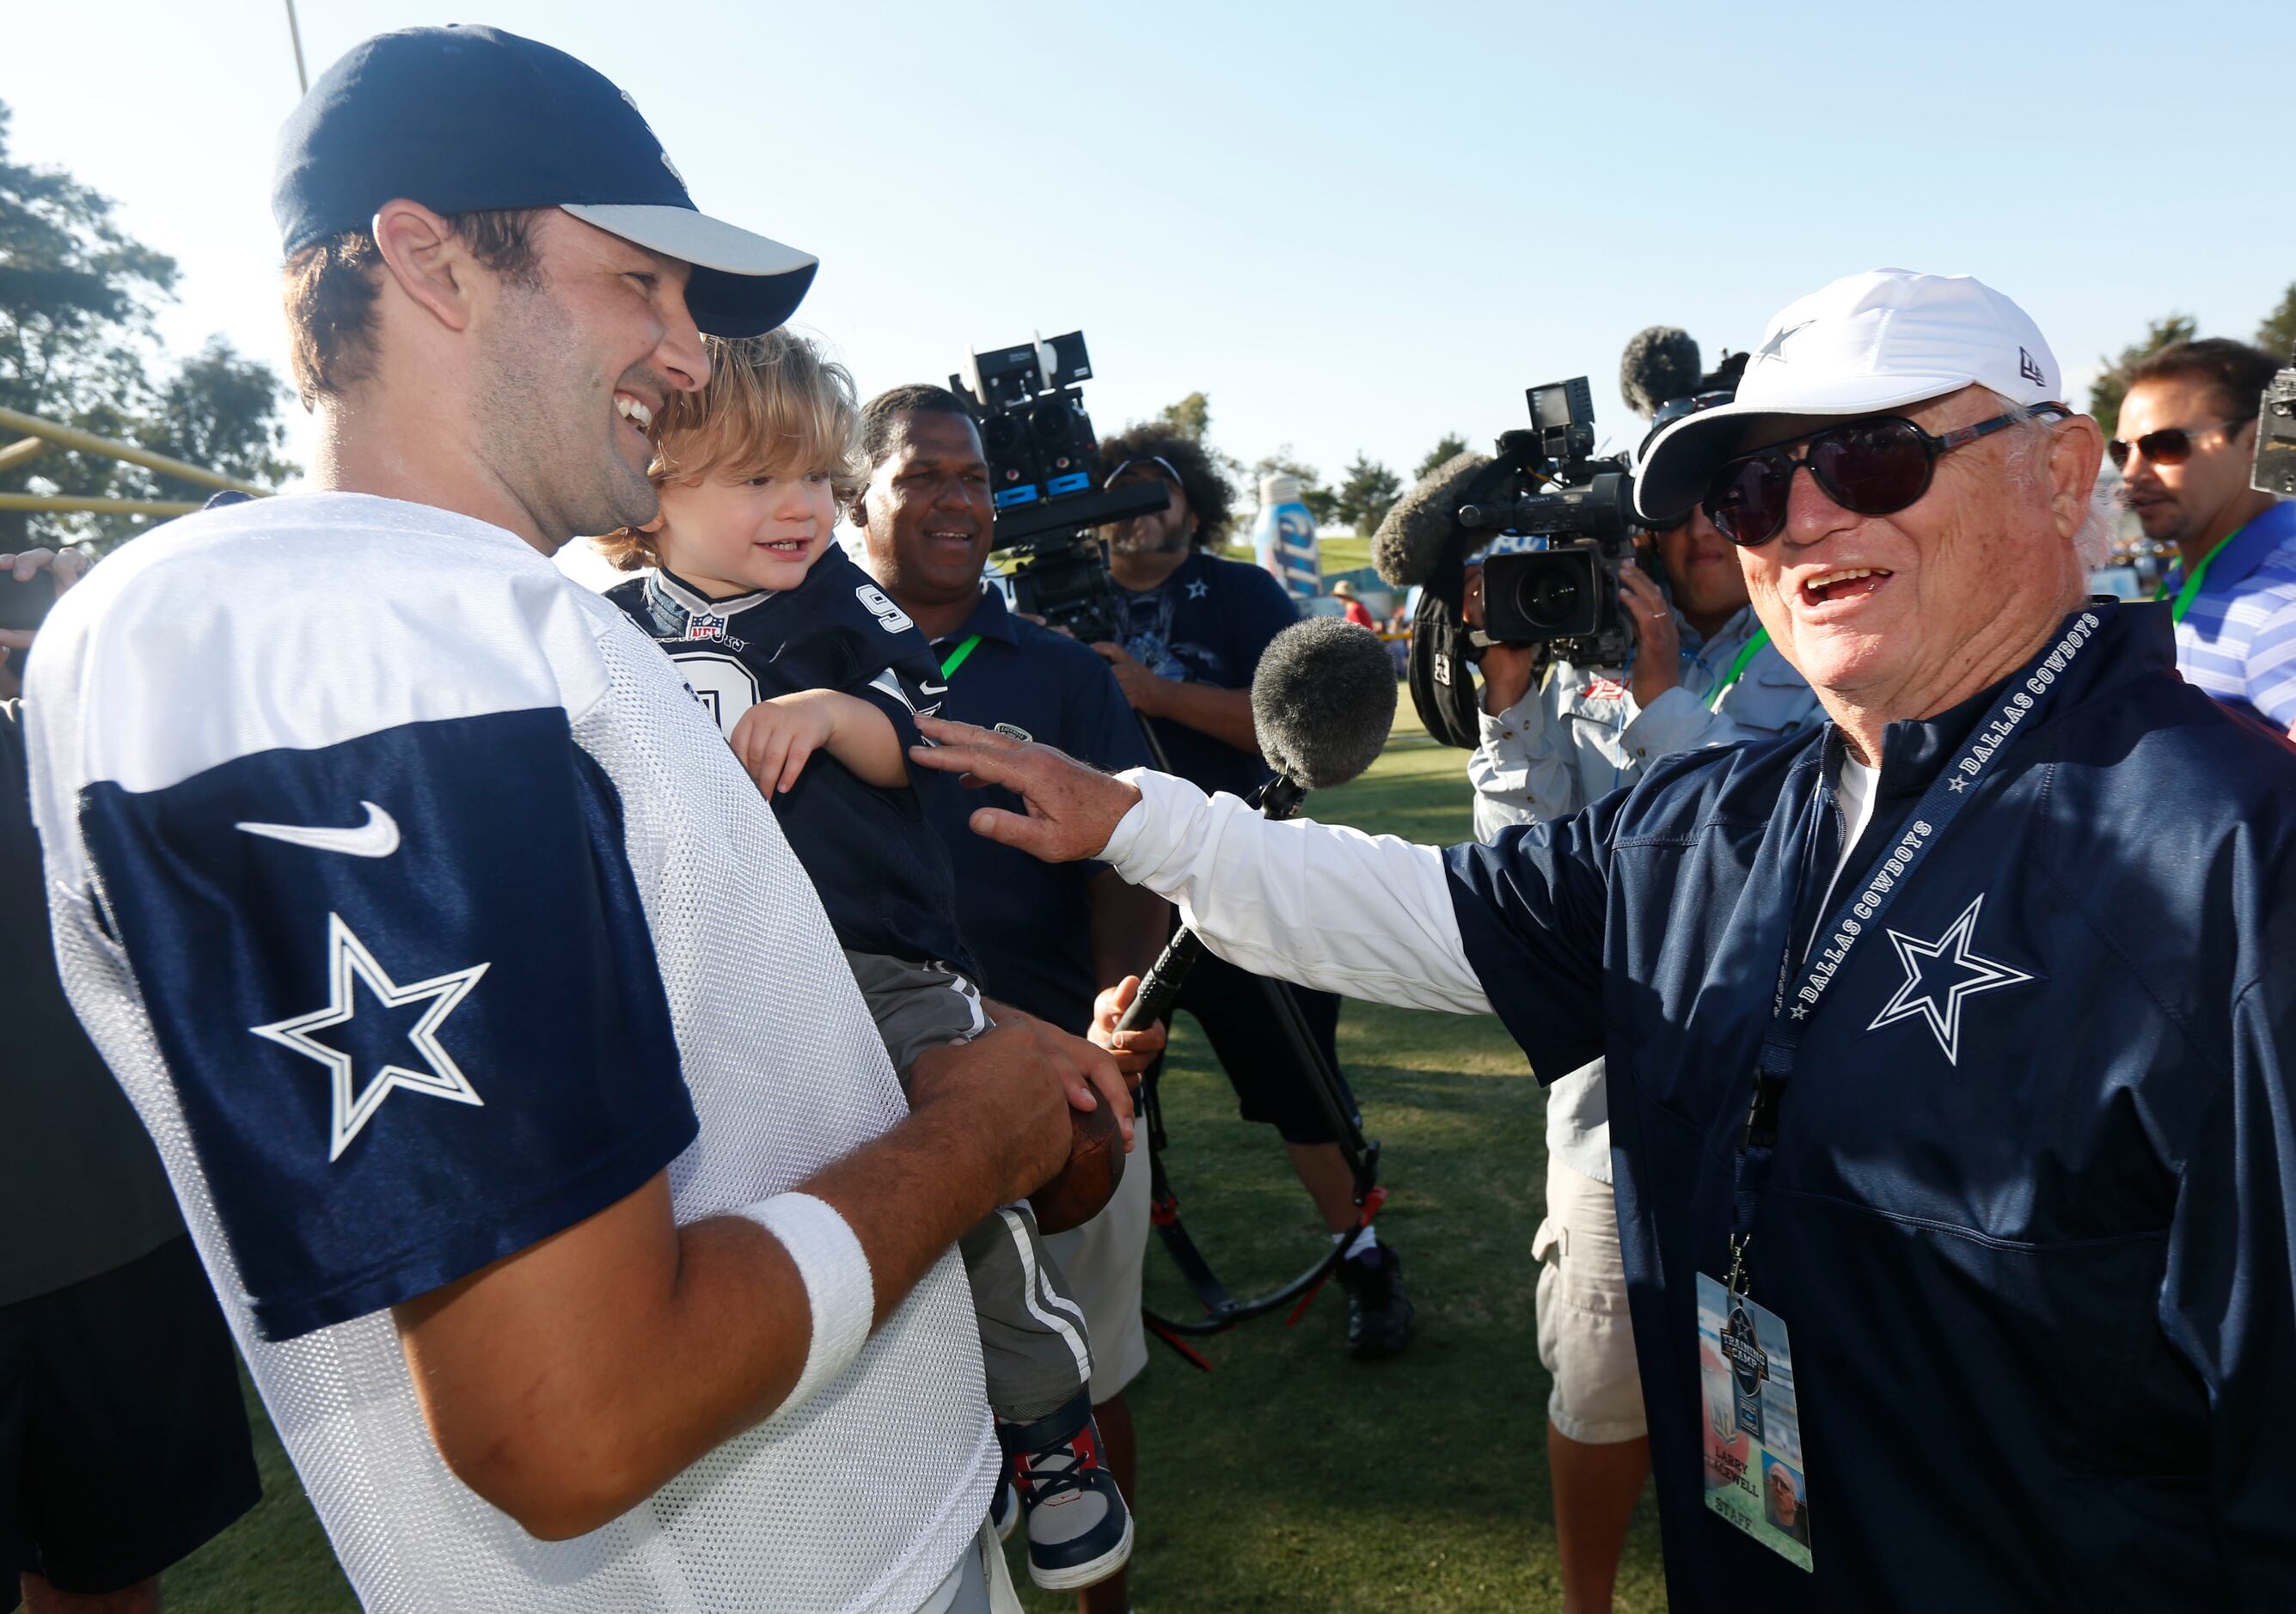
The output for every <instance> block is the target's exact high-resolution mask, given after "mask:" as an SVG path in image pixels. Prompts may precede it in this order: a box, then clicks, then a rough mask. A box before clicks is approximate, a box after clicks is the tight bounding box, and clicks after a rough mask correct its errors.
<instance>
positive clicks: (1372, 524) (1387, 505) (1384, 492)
mask: <svg viewBox="0 0 2296 1614" xmlns="http://www.w3.org/2000/svg"><path fill="white" fill-rule="evenodd" d="M1402 496H1403V479H1402V478H1401V477H1399V476H1397V475H1396V474H1395V472H1394V471H1390V470H1389V469H1388V468H1387V467H1386V466H1384V465H1382V464H1381V463H1379V462H1378V461H1377V460H1374V459H1372V458H1370V457H1369V456H1368V455H1365V454H1364V453H1363V452H1362V451H1361V450H1357V454H1356V457H1355V459H1354V461H1353V462H1352V463H1350V464H1349V466H1348V469H1347V473H1346V475H1345V476H1344V477H1342V478H1341V481H1340V487H1339V494H1338V496H1337V497H1336V498H1334V499H1333V503H1332V514H1333V516H1334V517H1335V518H1336V519H1338V520H1341V521H1344V522H1346V523H1347V524H1348V525H1349V526H1350V527H1352V528H1355V530H1356V532H1357V534H1358V535H1359V536H1361V537H1370V536H1371V535H1372V533H1373V531H1374V529H1375V528H1377V527H1378V526H1379V524H1380V521H1381V520H1382V519H1383V518H1384V517H1385V516H1386V514H1387V512H1389V511H1390V510H1392V509H1393V508H1394V507H1395V502H1396V500H1398V499H1399V498H1401V497H1402Z"/></svg>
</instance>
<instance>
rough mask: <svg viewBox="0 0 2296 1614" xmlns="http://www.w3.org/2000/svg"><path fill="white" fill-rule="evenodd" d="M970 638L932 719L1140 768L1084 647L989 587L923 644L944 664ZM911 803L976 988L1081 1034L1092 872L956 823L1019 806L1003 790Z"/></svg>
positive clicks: (1139, 748) (1133, 727)
mask: <svg viewBox="0 0 2296 1614" xmlns="http://www.w3.org/2000/svg"><path fill="white" fill-rule="evenodd" d="M974 634H978V635H980V643H978V644H976V645H974V646H973V647H972V654H970V655H968V656H967V657H965V659H964V661H963V662H962V663H961V664H960V665H959V666H958V667H957V668H956V670H955V672H953V673H950V674H948V675H947V676H944V677H943V678H942V680H941V682H942V683H944V684H947V686H948V692H947V694H945V695H943V696H942V697H941V698H940V702H941V704H940V711H939V716H941V717H949V718H953V719H955V721H957V722H959V723H973V724H978V725H980V726H981V727H983V728H993V727H995V726H996V725H997V724H999V723H1007V724H1011V725H1013V726H1014V727H1016V728H1020V729H1023V730H1025V731H1027V733H1029V736H1030V737H1031V738H1033V739H1037V740H1041V741H1044V742H1045V743H1046V745H1053V746H1058V747H1059V748H1060V749H1061V750H1064V751H1066V752H1068V754H1069V755H1070V756H1071V757H1080V758H1084V759H1085V760H1086V761H1087V762H1090V763H1092V764H1094V765H1095V766H1099V767H1104V768H1110V769H1116V768H1128V767H1145V766H1147V764H1148V745H1147V742H1146V741H1144V740H1143V739H1142V738H1141V736H1140V724H1139V721H1138V719H1136V717H1133V715H1132V708H1131V707H1130V706H1129V705H1128V704H1127V703H1126V701H1125V699H1124V692H1123V691H1122V690H1120V689H1119V688H1118V687H1117V684H1116V675H1115V674H1113V673H1111V672H1110V671H1109V670H1108V663H1107V662H1105V661H1103V660H1101V659H1100V656H1099V654H1098V653H1097V652H1096V651H1094V650H1093V649H1092V648H1091V647H1090V646H1089V645H1085V644H1079V643H1077V642H1076V641H1075V640H1074V639H1071V638H1070V637H1068V636H1067V635H1064V634H1056V633H1054V632H1052V631H1051V630H1050V629H1049V628H1043V627H1037V625H1036V624H1035V623H1033V622H1029V621H1025V620H1023V619H1021V618H1019V617H1016V616H1014V615H1013V613H1012V612H1011V611H1010V610H1006V609H1005V597H1004V595H1002V594H999V593H997V591H996V589H995V588H993V587H983V588H982V589H981V591H980V603H979V604H978V605H976V606H974V607H973V610H972V617H971V618H970V619H968V620H967V621H966V622H965V624H964V627H962V628H960V629H958V630H957V631H956V632H955V633H954V634H951V635H949V636H948V637H947V638H945V639H939V640H936V641H934V643H933V647H932V648H933V654H934V656H935V657H936V658H937V659H938V660H940V661H942V662H947V660H948V659H949V657H950V656H951V655H953V654H955V651H956V648H957V646H959V645H960V644H963V643H964V642H965V640H966V639H967V638H969V637H971V636H972V635H974ZM918 799H919V800H920V802H921V803H922V806H923V807H924V809H925V816H926V817H927V818H928V819H929V820H930V821H931V823H932V825H933V827H934V828H935V829H937V830H939V832H940V833H941V837H942V839H943V840H946V841H947V844H948V851H949V862H950V863H951V864H954V865H955V871H956V914H957V923H958V926H959V927H960V928H961V929H962V930H964V938H965V940H966V941H968V942H969V943H971V944H972V952H973V956H974V958H975V959H976V960H977V961H978V962H979V963H980V978H979V979H980V987H981V990H982V991H984V992H986V993H988V995H989V996H991V997H994V998H998V999H1001V1000H1003V1001H1004V1002H1005V1003H1008V1004H1012V1005H1013V1007H1015V1008H1017V1009H1020V1010H1022V1011H1024V1012H1027V1013H1029V1014H1034V1015H1036V1016H1037V1017H1038V1018H1039V1019H1041V1020H1048V1021H1050V1022H1051V1023H1052V1024H1054V1025H1055V1026H1058V1027H1060V1028H1062V1029H1063V1030H1066V1031H1074V1032H1077V1033H1078V1034H1081V1033H1082V1032H1083V1030H1084V1028H1085V1027H1086V1026H1087V1025H1088V1024H1089V1023H1090V1022H1091V1020H1092V1000H1093V994H1094V992H1095V990H1096V988H1097V986H1098V983H1097V982H1096V981H1095V979H1094V972H1093V964H1092V905H1091V897H1090V891H1089V889H1088V888H1089V887H1090V884H1091V881H1092V877H1093V876H1094V875H1095V874H1096V873H1099V872H1100V871H1101V869H1102V868H1103V866H1104V865H1103V864H1097V863H1070V864H1046V863H1039V862H1037V860H1036V859H1035V858H1033V857H1031V856H1029V855H1028V854H1027V853H1026V852H1018V851H1014V850H1013V848H1010V847H1005V846H999V845H997V844H996V842H995V841H993V840H984V839H982V838H981V837H980V836H979V835H976V834H974V833H973V832H972V826H971V825H970V824H969V823H967V822H966V821H967V819H969V818H970V817H971V815H972V814H973V813H974V812H976V811H977V810H979V809H980V808H981V807H1005V808H1008V809H1010V810H1011V811H1013V812H1016V813H1017V812H1020V811H1021V810H1022V808H1021V799H1020V798H1019V797H1017V796H1015V795H1013V793H1012V792H1011V791H1005V790H999V789H996V788H995V787H993V786H990V787H984V788H983V789H980V790H977V791H976V790H947V791H931V790H927V791H919V792H918Z"/></svg>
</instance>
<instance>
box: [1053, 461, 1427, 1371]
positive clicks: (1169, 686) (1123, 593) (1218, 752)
mask: <svg viewBox="0 0 2296 1614" xmlns="http://www.w3.org/2000/svg"><path fill="white" fill-rule="evenodd" d="M1100 463H1101V473H1102V477H1103V481H1104V484H1105V485H1106V486H1107V487H1126V486H1129V485H1132V484H1135V483H1139V482H1144V481H1155V482H1160V483H1162V484H1163V486H1164V487H1165V488H1166V490H1167V491H1168V492H1169V495H1170V501H1169V504H1167V505H1166V506H1165V507H1164V508H1163V509H1161V510H1152V511H1149V512H1146V513H1145V514H1144V515H1138V516H1135V517H1133V518H1131V519H1130V520H1126V521H1119V522H1118V523H1117V524H1115V525H1114V526H1112V527H1110V528H1105V529H1103V531H1104V536H1105V537H1107V538H1108V541H1109V542H1108V547H1109V570H1110V572H1111V575H1112V576H1113V577H1114V578H1115V579H1116V585H1117V589H1118V594H1117V599H1118V604H1119V610H1120V611H1121V613H1122V616H1123V622H1124V632H1123V640H1124V642H1123V643H1121V644H1118V643H1103V644H1095V645H1094V646H1093V648H1094V649H1095V650H1096V651H1099V652H1100V653H1101V654H1102V655H1103V656H1104V657H1106V658H1107V659H1108V663H1109V665H1110V666H1111V668H1114V669H1115V671H1116V681H1117V683H1118V684H1121V685H1122V686H1123V689H1124V695H1125V699H1127V700H1129V701H1131V703H1132V709H1134V710H1135V711H1136V712H1138V713H1139V714H1140V715H1141V716H1142V717H1145V718H1146V719H1148V725H1149V727H1150V729H1151V730H1152V732H1153V733H1154V734H1155V736H1156V741H1157V743H1158V745H1160V747H1161V748H1162V750H1163V754H1164V762H1165V764H1166V765H1168V766H1169V767H1170V768H1171V770H1172V771H1173V772H1174V773H1176V774H1178V775H1180V777H1182V778H1183V779H1185V780H1188V781H1189V782H1192V783H1193V784H1196V785H1198V786H1200V787H1201V788H1202V789H1203V790H1205V791H1226V792H1228V793H1229V794H1230V795H1234V796H1248V795H1250V794H1251V792H1252V791H1254V790H1256V789H1258V788H1259V785H1260V783H1261V782H1262V781H1264V780H1266V779H1267V778H1268V777H1269V776H1270V770H1269V768H1268V766H1267V762H1266V760H1265V759H1264V758H1261V756H1260V754H1259V735H1258V733H1256V732H1255V731H1254V729H1253V726H1252V721H1251V675H1252V673H1253V671H1254V670H1255V669H1256V668H1258V667H1259V657H1260V653H1261V652H1262V651H1265V650H1266V649H1267V643H1268V641H1269V640H1271V639H1273V638H1275V635H1277V634H1280V633H1282V632H1283V630H1284V629H1285V628H1287V627H1291V626H1292V624H1293V623H1294V622H1297V621H1298V620H1299V619H1300V613H1299V610H1298V609H1297V608H1296V607H1295V606H1294V605H1293V604H1292V597H1291V596H1290V595H1289V594H1285V593H1284V592H1283V585H1282V584H1280V583H1278V582H1276V580H1275V578H1272V577H1270V576H1269V575H1268V574H1267V573H1266V572H1264V571H1262V570H1260V569H1259V567H1257V566H1250V565H1246V564H1245V563H1244V562H1242V561H1224V560H1222V559H1221V558H1220V557H1219V556H1218V555H1216V554H1214V553H1212V544H1213V542H1214V540H1215V539H1216V538H1217V537H1218V534H1219V533H1221V532H1222V531H1224V530H1225V529H1226V527H1227V524H1228V501H1229V499H1230V497H1231V494H1230V491H1229V488H1228V485H1227V480H1226V478H1224V477H1223V476H1221V475H1220V473H1219V471H1218V469H1217V468H1216V467H1215V466H1214V465H1213V464H1212V462H1211V456H1210V455H1207V454H1206V453H1205V452H1204V449H1203V446H1202V445H1201V443H1198V442H1196V441H1195V440H1194V439H1193V438H1188V437H1184V436H1182V435H1181V434H1179V433H1178V432H1176V431H1172V430H1169V429H1168V428H1164V427H1159V426H1154V425H1148V426H1136V427H1134V428H1133V429H1132V430H1129V431H1128V432H1125V433H1124V434H1122V435H1121V436H1119V437H1115V438H1111V439H1109V441H1107V442H1105V443H1103V444H1102V445H1101V450H1100ZM1271 991H1276V992H1282V991H1289V992H1290V993H1291V994H1292V997H1293V999H1294V1001H1296V1002H1297V1003H1298V1004H1299V1005H1300V1020H1301V1021H1302V1022H1303V1023H1304V1024H1305V1025H1306V1026H1307V1028H1308V1034H1309V1035H1310V1036H1313V1037H1314V1038H1315V1040H1316V1047H1317V1048H1318V1049H1319V1050H1320V1051H1321V1053H1322V1054H1323V1056H1324V1065H1325V1067H1326V1068H1327V1069H1330V1070H1331V1071H1332V1073H1333V1075H1334V1076H1335V1077H1339V1080H1340V1087H1341V1094H1340V1102H1341V1103H1343V1104H1345V1105H1347V1106H1349V1108H1350V1109H1352V1108H1353V1107H1354V1102H1355V1100H1354V1097H1353V1095H1352V1094H1349V1093H1348V1091H1347V1078H1346V1077H1344V1076H1341V1074H1340V1054H1339V1043H1338V1032H1339V1025H1340V1000H1339V998H1338V996H1337V995H1334V994H1333V993H1329V992H1316V991H1311V990H1305V989H1301V988H1299V987H1285V986H1281V985H1272V984H1271V983H1269V982H1267V981H1264V980H1259V979H1253V978H1252V977H1251V975H1249V974H1247V973H1246V972H1244V971H1241V970H1238V969H1236V968H1234V966H1233V965H1231V964H1229V963H1227V962H1226V961H1225V960H1223V959H1221V958H1218V957H1217V956H1214V955H1211V954H1206V955H1205V956H1203V957H1201V958H1200V959H1198V960H1197V962H1196V964H1195V966H1194V968H1193V969H1192V970H1190V971H1189V972H1188V979H1187V982H1186V984H1185V986H1184V987H1182V988H1181V992H1180V996H1179V1002H1178V1005H1177V1006H1178V1007H1180V1008H1181V1009H1184V1010H1185V1011H1186V1012H1188V1013H1190V1014H1192V1015H1193V1016H1194V1017H1195V1020H1196V1023H1197V1024H1198V1025H1199V1026H1201V1028H1203V1033H1204V1040H1205V1041H1207V1042H1209V1043H1210V1045H1211V1048H1212V1053H1213V1054H1214V1055H1215V1056H1217V1057H1218V1060H1219V1062H1220V1068H1221V1069H1223V1070H1225V1071H1226V1073H1227V1079H1228V1082H1229V1085H1230V1086H1233V1087H1234V1089H1235V1094H1236V1099H1237V1101H1238V1108H1239V1109H1240V1110H1241V1111H1242V1115H1243V1118H1244V1119H1246V1120H1248V1121H1265V1122H1267V1123H1269V1124H1270V1125H1272V1126H1273V1127H1275V1131H1276V1135H1278V1136H1280V1137H1281V1138H1283V1147H1284V1150H1285V1151H1286V1152H1287V1153H1288V1154H1290V1156H1291V1157H1292V1169H1293V1170H1294V1171H1296V1172H1298V1173H1299V1175H1300V1182H1301V1183H1302V1184H1305V1185H1306V1187H1307V1190H1308V1196H1309V1197H1310V1198H1312V1199H1313V1200H1315V1201H1316V1211H1317V1213H1318V1214H1319V1215H1321V1216H1322V1217H1323V1218H1324V1227H1325V1228H1326V1229H1328V1230H1329V1232H1330V1233H1331V1235H1332V1237H1333V1240H1334V1241H1337V1240H1340V1239H1343V1238H1344V1239H1348V1240H1349V1246H1348V1253H1347V1257H1346V1258H1345V1259H1344V1260H1342V1261H1341V1263H1340V1266H1339V1276H1340V1282H1341V1286H1342V1287H1343V1288H1344V1289H1345V1290H1346V1291H1347V1296H1348V1334H1347V1348H1348V1354H1349V1355H1350V1356H1357V1357H1360V1358H1364V1359H1365V1360H1376V1359H1378V1358H1381V1357H1385V1356H1394V1355H1395V1354H1396V1353H1397V1352H1398V1351H1400V1350H1402V1349H1403V1348H1404V1347H1405V1346H1406V1345H1408V1344H1410V1343H1411V1333H1412V1307H1411V1299H1410V1297H1409V1296H1408V1295H1406V1294H1405V1293H1404V1290H1403V1264H1402V1261H1401V1259H1400V1258H1398V1256H1397V1255H1396V1253H1395V1251H1394V1250H1393V1249H1391V1248H1390V1247H1388V1246H1386V1245H1384V1244H1382V1243H1381V1242H1380V1241H1379V1235H1378V1233H1377V1232H1376V1231H1375V1230H1374V1229H1373V1228H1371V1227H1368V1226H1364V1227H1358V1226H1357V1221H1358V1219H1359V1218H1358V1213H1357V1208H1356V1203H1355V1176H1354V1173H1353V1172H1352V1171H1351V1170H1350V1169H1349V1166H1348V1160H1347V1156H1346V1155H1345V1154H1344V1153H1342V1152H1341V1149H1340V1144H1339V1139H1338V1137H1337V1135H1335V1134H1334V1133H1333V1129H1332V1125H1331V1122H1330V1120H1329V1119H1328V1118H1326V1117H1325V1116H1324V1111H1323V1110H1322V1108H1321V1107H1320V1106H1319V1105H1318V1104H1317V1103H1316V1100H1315V1097H1314V1093H1315V1089H1314V1087H1313V1086H1311V1084H1312V1082H1313V1080H1314V1077H1313V1076H1312V1075H1311V1074H1310V1073H1309V1072H1308V1071H1307V1070H1305V1069H1301V1068H1300V1061H1299V1058H1298V1056H1297V1055H1296V1054H1295V1053H1294V1052H1293V1049H1292V1044H1291V1043H1290V1042H1289V1041H1288V1040H1286V1039H1285V1038H1284V1037H1283V1036H1282V1035H1281V1034H1280V1033H1279V1032H1278V1030H1277V1027H1276V1021H1275V1014H1274V1012H1273V1006H1272V1005H1271V1004H1270V1003H1269V1001H1268V994H1269V993H1270V992H1271Z"/></svg>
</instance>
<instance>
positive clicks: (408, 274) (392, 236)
mask: <svg viewBox="0 0 2296 1614" xmlns="http://www.w3.org/2000/svg"><path fill="white" fill-rule="evenodd" d="M374 244H375V246H376V247H377V249H379V250H381V254H382V262H383V267H384V270H385V271H386V272H387V273H388V274H389V276H390V279H391V282H392V283H394V284H395V285H397V286H398V289H399V290H400V291H403V292H405V293H406V296H407V298H408V299H410V300H412V301H413V302H414V304H415V305H416V306H417V307H420V308H422V310H423V311H424V312H426V313H428V314H429V315H430V317H431V318H433V319H435V320H437V321H438V322H439V324H442V325H444V326H446V327H447V329H448V330H449V331H462V330H464V329H466V328H468V326H469V324H470V323H471V281H472V270H473V268H474V266H475V260H474V259H473V258H471V254H470V250H469V248H467V247H466V246H465V245H464V244H463V241H462V238H461V237H460V236H458V235H456V234H455V228H454V226H453V225H450V224H449V223H447V219H446V217H445V216H444V215H442V214H438V213H434V212H432V211H431V210H430V209H428V208H426V207H424V206H423V205H422V203H421V202H419V201H406V199H404V198H400V199H398V200H397V201H386V202H384V203H383V204H382V206H381V207H380V208H378V209H375V215H374Z"/></svg>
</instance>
